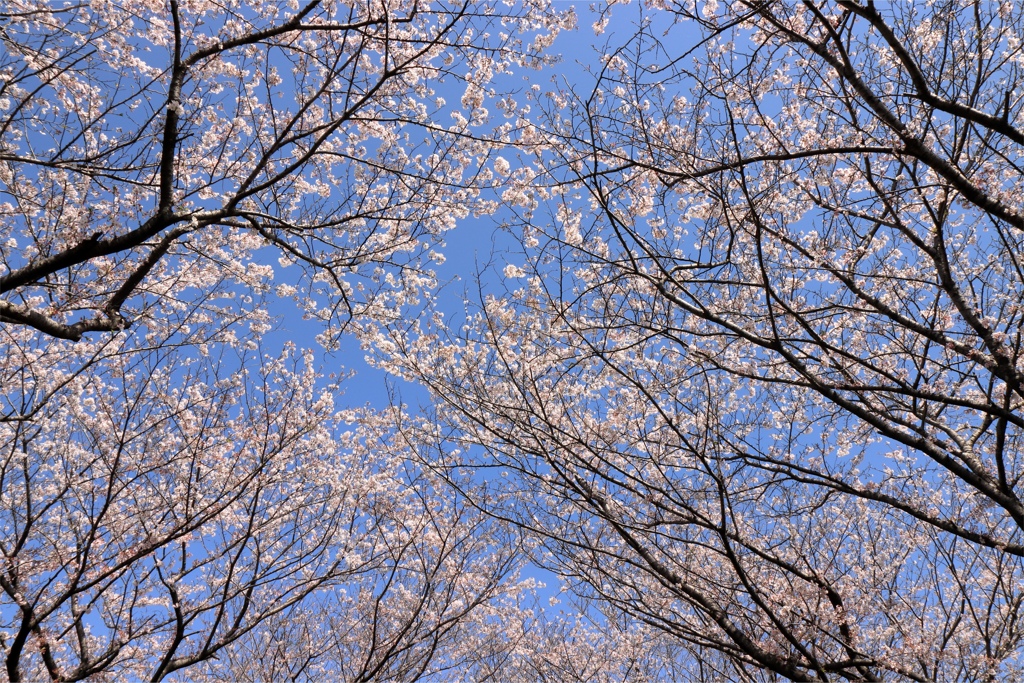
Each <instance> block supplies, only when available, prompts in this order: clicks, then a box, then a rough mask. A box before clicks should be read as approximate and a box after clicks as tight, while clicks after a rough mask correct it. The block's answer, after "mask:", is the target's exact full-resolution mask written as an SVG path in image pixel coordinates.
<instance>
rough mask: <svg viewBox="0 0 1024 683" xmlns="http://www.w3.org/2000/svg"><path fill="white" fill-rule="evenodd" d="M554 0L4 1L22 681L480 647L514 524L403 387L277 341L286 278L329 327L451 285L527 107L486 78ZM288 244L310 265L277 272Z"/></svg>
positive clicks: (292, 292) (11, 629)
mask: <svg viewBox="0 0 1024 683" xmlns="http://www.w3.org/2000/svg"><path fill="white" fill-rule="evenodd" d="M564 21H571V16H570V17H569V18H568V19H567V18H565V17H563V16H562V15H560V14H558V13H555V12H552V11H551V10H550V9H549V8H547V6H546V5H545V4H544V3H522V4H518V5H517V6H515V7H513V8H508V7H505V6H500V7H499V6H490V5H485V4H478V3H469V2H465V3H459V2H455V3H447V4H446V3H437V4H433V5H431V6H429V7H427V6H424V5H422V4H421V3H418V2H402V1H398V2H359V1H356V2H321V1H319V0H314V1H312V2H308V3H305V4H302V5H299V4H297V3H280V2H248V3H235V2H229V3H207V2H191V1H189V2H186V1H184V0H182V1H179V0H169V1H166V2H165V1H164V0H160V1H159V2H137V3H118V2H104V1H98V2H92V3H78V4H70V5H66V6H58V4H54V3H48V2H35V1H34V0H13V1H12V2H6V3H4V5H3V7H2V8H0V387H2V392H0V520H2V522H0V553H2V555H3V557H2V561H0V649H2V656H3V660H4V661H3V666H4V670H5V672H6V675H7V677H8V678H9V679H10V680H11V681H18V680H47V679H48V680H55V681H56V680H68V681H70V680H80V679H85V678H90V677H94V678H95V677H101V678H102V677H104V676H106V677H114V678H129V679H135V678H138V679H149V680H154V681H156V680H161V679H165V678H168V677H174V676H183V677H185V678H187V679H189V680H193V679H198V678H201V677H207V678H211V679H216V678H218V677H223V676H225V675H227V676H228V677H235V676H243V675H249V676H251V677H254V678H260V677H264V678H274V679H276V678H278V677H280V676H281V675H283V674H285V673H286V674H287V675H289V676H292V677H293V678H294V677H296V676H299V675H301V673H302V672H303V671H306V672H307V674H306V675H309V676H312V677H315V676H316V673H317V672H320V673H322V674H324V675H327V674H328V673H329V674H330V675H332V676H334V675H338V676H346V677H350V678H352V679H353V680H356V679H358V680H368V679H373V678H376V679H380V678H401V679H409V678H415V677H417V676H421V675H425V674H429V673H431V672H434V671H436V670H438V667H441V666H450V667H453V668H457V667H458V666H461V664H460V663H461V662H462V661H463V659H464V655H462V654H460V652H462V653H465V652H466V651H467V650H465V649H464V648H465V647H469V643H471V640H470V639H468V638H467V639H465V643H466V644H461V643H462V641H461V640H460V638H461V636H462V635H463V634H464V633H465V632H466V628H467V627H466V626H465V625H466V624H468V623H470V622H471V621H472V620H473V619H476V620H478V621H479V620H484V617H483V616H478V615H477V612H478V611H481V610H484V611H485V608H486V609H490V610H491V618H492V619H493V618H495V617H494V614H493V613H494V610H498V609H499V608H500V606H501V604H504V603H502V602H501V600H498V598H500V597H501V596H502V595H504V594H505V593H508V592H511V593H513V594H514V593H516V592H517V591H518V590H519V588H518V587H517V584H515V582H513V581H512V578H513V577H514V575H515V572H514V570H515V566H516V562H517V560H516V559H515V554H514V549H515V544H513V543H511V542H510V541H509V540H508V539H507V538H506V537H505V536H503V535H502V534H503V532H502V530H501V526H500V525H498V524H495V523H493V522H490V521H487V520H484V519H481V518H480V516H479V514H478V513H476V512H474V511H472V510H469V509H464V508H461V507H459V506H457V505H456V504H455V503H453V502H452V500H451V497H450V496H449V495H448V494H446V493H445V492H444V491H443V490H442V489H441V488H440V487H438V486H437V485H435V484H433V483H431V481H430V480H429V478H427V475H426V474H425V473H424V472H422V471H420V470H418V469H416V468H415V467H413V466H412V465H410V464H409V461H408V458H407V453H406V452H405V451H403V450H402V449H400V448H397V447H391V446H389V444H390V441H389V440H388V438H387V435H386V430H385V428H384V427H380V426H379V424H378V423H379V422H380V421H381V420H383V417H381V416H375V415H374V414H373V413H372V412H369V411H362V412H352V411H344V410H340V409H339V408H336V407H335V406H334V399H333V396H334V395H335V393H336V390H337V388H338V387H337V382H336V377H335V378H332V377H330V376H324V375H323V374H322V373H321V372H320V367H321V366H320V363H321V361H318V360H317V359H316V357H315V355H313V354H312V353H310V352H307V351H303V350H300V349H296V348H294V347H293V346H292V345H288V344H286V345H284V348H283V350H282V348H281V347H282V343H281V339H280V337H281V336H282V335H280V334H277V335H276V336H275V332H279V331H280V330H277V328H275V322H274V317H275V316H274V315H273V314H272V313H271V309H274V311H275V312H283V311H284V310H285V308H284V306H283V304H282V303H281V302H280V301H277V302H276V303H275V299H274V297H273V294H274V292H275V291H276V294H278V295H281V296H282V297H283V300H284V301H286V302H287V301H288V299H289V298H293V299H294V302H295V304H296V307H298V308H299V309H300V313H301V314H302V315H303V316H304V317H305V318H307V319H314V320H319V321H321V322H322V323H324V324H323V325H322V326H321V327H320V328H319V329H320V330H322V332H323V334H322V336H321V338H320V341H321V343H322V344H323V345H325V346H328V347H330V346H331V344H332V343H333V342H334V341H336V339H337V335H338V333H339V331H340V330H341V329H342V327H343V326H344V324H345V323H346V321H348V320H349V319H350V318H351V317H352V316H354V315H367V316H372V315H376V314H378V313H380V312H381V309H379V307H377V301H378V299H377V295H378V292H379V291H380V290H381V289H386V290H389V291H390V292H391V294H392V295H394V296H397V297H399V300H401V301H407V300H414V299H415V297H416V296H418V295H419V294H420V293H421V292H422V291H423V290H424V289H426V288H429V287H430V286H431V285H432V275H431V273H430V270H429V262H428V258H429V257H430V256H431V255H432V252H431V246H433V245H434V244H435V243H436V242H438V241H439V240H440V238H441V235H442V234H443V233H444V231H446V230H447V229H449V228H450V227H451V226H452V225H453V224H454V221H456V220H457V219H459V218H460V217H464V216H467V215H469V214H470V213H472V212H474V211H488V210H490V208H492V206H491V205H489V204H487V203H486V202H483V201H482V200H480V198H479V192H480V190H481V188H484V187H486V186H487V185H488V184H489V182H490V172H489V171H485V170H483V166H484V161H485V160H486V158H487V156H488V155H489V154H490V152H491V149H492V146H493V145H494V144H499V143H501V141H502V140H503V139H505V138H506V137H507V135H508V133H509V132H510V130H511V126H510V125H509V126H506V128H501V127H495V126H492V125H491V124H489V123H488V121H489V117H488V113H487V110H486V106H485V105H487V103H488V101H489V98H490V97H491V93H490V90H489V87H490V86H489V84H490V82H491V80H492V78H493V77H494V76H496V75H498V74H500V73H502V72H503V71H505V70H507V69H509V68H511V67H512V66H515V65H522V66H528V65H532V64H534V63H536V62H537V60H539V59H541V57H540V52H539V51H540V50H542V49H543V48H544V47H545V46H546V45H547V40H548V39H549V37H550V36H551V35H552V34H553V33H554V32H557V30H558V29H559V26H560V22H564ZM522 36H528V37H529V39H531V40H533V39H535V40H533V42H532V43H528V44H522V42H521V39H522ZM441 88H443V89H444V91H445V92H455V93H456V97H457V98H458V97H461V98H462V102H461V104H462V107H461V108H458V109H456V108H453V107H448V106H447V105H446V104H445V103H444V100H443V98H442V97H441V95H440V94H439V92H438V89H441ZM278 265H280V267H282V268H285V267H291V270H289V271H287V272H295V274H294V275H293V276H291V277H290V278H289V279H288V280H286V281H285V282H280V280H279V284H278V285H277V286H276V290H275V288H274V286H273V278H274V268H275V267H277V266H278ZM357 269H358V270H359V271H360V272H359V275H358V276H357V275H356V274H355V273H356V271H357ZM296 271H297V272H296ZM357 277H358V278H361V279H356V278H357ZM494 600H498V601H497V602H494ZM512 602H514V600H513V601H512ZM510 604H511V603H510ZM313 638H317V639H318V640H316V641H315V642H314V641H313ZM290 642H301V643H302V644H303V646H304V647H305V649H303V648H299V647H296V648H294V651H293V652H290V653H288V652H285V651H284V650H281V648H282V647H283V646H284V645H285V644H287V643H290ZM492 642H494V643H495V645H494V647H498V644H497V643H498V641H497V640H496V639H492ZM460 648H462V649H460ZM479 649H480V650H481V654H480V656H483V654H482V653H483V651H484V649H485V648H484V646H483V645H480V648H479ZM275 658H276V659H275ZM225 662H227V663H230V667H231V668H230V671H229V673H228V674H225V669H223V668H221V666H222V664H224V663H225Z"/></svg>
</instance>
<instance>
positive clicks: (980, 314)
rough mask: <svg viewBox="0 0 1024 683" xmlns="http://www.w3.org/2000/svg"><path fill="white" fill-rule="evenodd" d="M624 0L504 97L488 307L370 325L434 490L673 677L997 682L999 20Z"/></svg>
mask: <svg viewBox="0 0 1024 683" xmlns="http://www.w3.org/2000/svg"><path fill="white" fill-rule="evenodd" d="M650 5H651V6H650V7H649V8H648V9H647V10H645V11H641V14H640V15H639V16H641V21H640V22H639V23H638V24H637V25H636V32H635V34H634V35H633V36H632V38H631V39H630V40H629V41H628V42H626V43H625V44H623V45H620V46H612V48H609V49H607V50H606V52H605V55H604V57H603V58H602V59H601V61H600V62H599V63H597V64H596V65H595V67H594V69H593V72H592V75H593V79H592V83H591V84H589V85H588V86H587V87H586V88H585V89H584V88H573V87H561V88H559V89H557V90H555V91H552V92H546V93H545V92H542V90H541V89H537V90H536V92H535V95H534V100H535V101H534V102H533V103H532V105H533V107H534V110H533V115H536V114H537V111H538V110H542V111H543V112H544V114H543V116H542V117H541V119H540V120H539V122H538V121H537V120H535V122H534V126H533V127H532V128H526V129H525V130H526V133H525V135H527V136H528V138H529V140H528V141H529V142H530V147H529V150H530V151H531V152H533V156H532V157H531V161H532V168H528V167H524V168H523V169H520V170H519V171H514V172H513V173H512V177H513V178H514V182H513V184H512V185H511V186H510V187H509V189H508V190H507V192H506V195H505V196H506V200H507V201H508V202H509V204H510V205H511V206H512V207H513V208H514V209H515V210H516V211H517V212H518V216H519V219H518V220H517V221H514V222H513V226H514V227H517V228H518V229H521V234H522V250H521V252H518V253H510V254H509V257H508V258H509V263H508V265H507V266H506V267H505V268H504V271H503V272H504V275H505V276H506V278H507V281H508V283H509V288H508V289H507V290H506V291H505V292H502V293H493V291H492V293H485V294H484V295H483V296H481V297H479V298H478V299H477V300H476V301H477V303H476V305H475V307H474V308H472V309H471V310H470V311H469V313H468V319H467V320H466V324H465V325H464V327H463V328H462V329H461V331H455V332H453V331H451V330H445V329H443V328H441V327H440V326H437V325H436V324H434V323H433V322H422V323H419V324H418V327H417V328H416V329H414V330H413V331H410V330H409V329H407V328H405V329H401V330H397V329H394V328H393V329H391V330H377V331H375V332H374V333H373V334H376V335H377V337H376V339H377V341H378V343H379V344H380V345H381V348H382V349H383V351H384V353H382V355H381V358H382V362H383V363H384V364H386V365H387V366H388V367H391V368H392V369H393V370H394V371H395V372H400V373H405V374H406V375H407V376H410V377H416V378H419V379H421V380H422V381H425V382H426V383H428V384H429V385H430V386H431V387H432V388H433V390H434V392H435V396H436V400H437V401H438V402H439V408H438V415H437V423H438V424H440V425H443V426H442V427H429V429H435V430H438V438H439V442H441V440H442V438H443V439H444V441H443V443H441V445H439V446H438V448H437V458H438V467H439V468H440V470H441V471H448V472H452V473H455V472H458V471H460V470H462V469H464V468H468V467H476V468H479V467H488V468H493V470H492V471H494V472H495V473H499V472H500V473H501V475H502V477H494V478H492V479H491V480H490V481H489V483H488V485H487V487H481V488H478V489H476V490H472V489H470V490H467V494H468V495H470V496H472V497H474V499H475V500H477V501H478V504H479V505H480V506H481V507H484V508H486V509H489V510H491V511H492V513H493V514H496V515H501V516H503V517H505V518H509V519H512V520H515V521H516V523H518V524H519V525H521V526H523V527H525V528H528V529H530V530H532V531H533V532H534V533H536V534H538V535H539V537H540V538H542V539H543V540H544V546H545V548H546V553H547V555H546V556H544V557H543V560H544V561H546V562H548V563H550V564H551V565H552V566H553V567H555V568H556V569H557V570H558V571H560V572H561V573H562V574H563V575H565V576H567V577H569V578H570V580H571V581H572V583H573V585H574V586H575V590H576V592H577V593H578V594H579V595H581V596H583V597H585V598H590V599H593V600H594V601H595V604H596V605H603V606H604V609H609V610H611V613H612V614H616V613H617V614H625V615H629V616H630V617H631V618H634V619H636V620H638V621H640V622H642V623H644V624H647V625H648V626H650V627H652V628H655V629H657V630H660V631H661V632H663V633H665V634H667V635H669V636H671V637H672V638H673V639H674V640H675V642H676V643H678V644H679V645H680V646H681V647H684V648H685V649H686V650H687V651H688V652H689V656H690V657H692V658H693V660H694V661H707V662H717V664H714V665H713V666H710V668H709V669H707V670H705V671H703V672H701V671H700V670H698V669H692V670H693V671H695V672H696V673H694V674H693V676H694V678H701V677H705V679H707V680H712V679H714V678H715V677H716V676H717V677H721V676H727V677H730V678H736V679H740V680H776V677H779V676H781V677H783V678H787V679H791V680H837V679H847V680H892V679H895V678H900V679H906V680H920V681H925V680H928V681H934V680H943V681H952V680H1009V679H1013V678H1015V677H1019V676H1021V675H1024V670H1022V666H1024V651H1022V634H1024V631H1022V617H1024V614H1022V606H1024V590H1022V585H1024V583H1022V578H1024V566H1022V557H1024V543H1022V541H1024V534H1022V532H1024V504H1022V502H1021V498H1020V495H1021V477H1022V475H1024V469H1022V468H1024V461H1022V459H1021V439H1022V436H1024V432H1022V428H1024V415H1022V399H1024V393H1022V389H1021V387H1022V379H1024V375H1022V372H1024V370H1022V368H1024V359H1022V356H1021V352H1022V335H1021V317H1020V316H1021V315H1022V313H1024V270H1022V267H1021V262H1020V258H1021V257H1020V255H1021V253H1022V245H1024V239H1022V236H1024V209H1022V203H1021V194H1020V188H1021V186H1022V181H1024V177H1022V175H1024V173H1022V171H1021V163H1022V144H1024V127H1022V126H1024V123H1022V118H1021V117H1022V107H1024V85H1022V83H1024V80H1022V77H1021V74H1022V67H1024V48H1022V45H1021V39H1020V36H1021V35H1024V10H1022V8H1021V7H1020V6H1017V5H1014V4H1013V3H1001V4H994V3H993V4H988V3H977V2H975V3H970V2H965V3H959V2H939V3H903V4H901V3H896V4H894V5H892V6H885V7H883V6H882V5H881V4H878V5H876V4H875V3H874V2H871V1H868V2H866V3H858V2H854V1H852V0H841V1H836V2H831V1H827V0H823V1H820V2H819V1H815V0H805V1H804V2H768V3H759V2H745V1H743V0H740V1H738V2H733V3H717V2H707V3H696V4H695V3H692V2H690V3H687V2H680V3H650ZM655 5H657V8H655ZM611 11H612V10H609V12H611ZM605 25H606V23H605V21H604V20H602V21H599V22H598V24H597V25H596V27H595V28H597V29H598V31H600V30H601V29H602V28H604V26H605ZM618 25H621V24H618ZM371 336H372V335H371ZM445 444H447V445H445ZM480 446H483V447H484V450H481V449H480ZM495 482H500V483H498V484H496V483H495Z"/></svg>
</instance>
